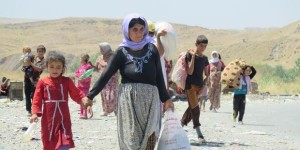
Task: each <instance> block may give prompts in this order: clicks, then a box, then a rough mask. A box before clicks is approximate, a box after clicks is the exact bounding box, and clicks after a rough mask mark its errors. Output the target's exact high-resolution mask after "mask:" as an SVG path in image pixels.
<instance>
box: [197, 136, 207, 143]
mask: <svg viewBox="0 0 300 150" xmlns="http://www.w3.org/2000/svg"><path fill="white" fill-rule="evenodd" d="M198 142H199V144H202V143H205V142H206V140H205V139H204V137H203V135H202V136H199V137H198Z"/></svg>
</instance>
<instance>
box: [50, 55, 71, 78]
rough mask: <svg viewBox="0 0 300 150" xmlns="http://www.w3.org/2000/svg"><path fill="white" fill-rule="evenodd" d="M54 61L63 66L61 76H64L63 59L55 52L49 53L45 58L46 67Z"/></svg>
mask: <svg viewBox="0 0 300 150" xmlns="http://www.w3.org/2000/svg"><path fill="white" fill-rule="evenodd" d="M54 61H56V62H61V63H62V64H63V71H62V73H61V75H62V74H64V73H65V71H66V69H67V68H66V59H65V57H64V56H63V55H62V54H60V53H59V52H57V51H51V52H49V53H48V55H47V57H46V67H48V65H49V63H51V62H54Z"/></svg>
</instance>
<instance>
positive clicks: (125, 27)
mask: <svg viewBox="0 0 300 150" xmlns="http://www.w3.org/2000/svg"><path fill="white" fill-rule="evenodd" d="M133 18H141V19H142V20H143V21H144V22H145V33H144V38H143V39H142V40H141V41H140V42H138V43H136V42H133V41H131V40H130V38H129V23H130V21H131V20H132V19H133ZM122 32H123V35H124V38H123V42H122V43H121V44H120V45H119V46H124V47H129V48H130V49H132V50H138V49H142V48H143V47H144V46H145V45H146V44H147V43H149V42H152V38H150V37H149V36H148V32H149V29H148V24H147V21H146V19H145V18H144V17H143V16H141V15H140V14H137V13H133V14H129V15H127V16H126V17H125V18H124V20H123V23H122Z"/></svg>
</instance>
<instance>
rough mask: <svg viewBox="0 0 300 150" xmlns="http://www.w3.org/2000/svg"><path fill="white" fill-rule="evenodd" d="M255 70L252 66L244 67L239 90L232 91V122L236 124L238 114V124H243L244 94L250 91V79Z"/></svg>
mask: <svg viewBox="0 0 300 150" xmlns="http://www.w3.org/2000/svg"><path fill="white" fill-rule="evenodd" d="M255 74H256V70H255V68H254V67H253V66H245V67H244V68H243V76H242V78H241V80H240V87H239V89H235V90H234V96H233V121H234V122H236V118H237V116H238V114H239V118H238V121H239V124H244V123H243V117H244V113H245V107H246V94H248V93H249V91H251V88H252V87H251V79H252V78H253V77H254V76H255Z"/></svg>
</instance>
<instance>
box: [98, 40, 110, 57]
mask: <svg viewBox="0 0 300 150" xmlns="http://www.w3.org/2000/svg"><path fill="white" fill-rule="evenodd" d="M99 48H100V53H101V54H102V55H105V56H109V55H111V54H112V53H113V51H112V50H111V47H110V44H109V43H107V42H102V43H99ZM101 50H102V51H101Z"/></svg>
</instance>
